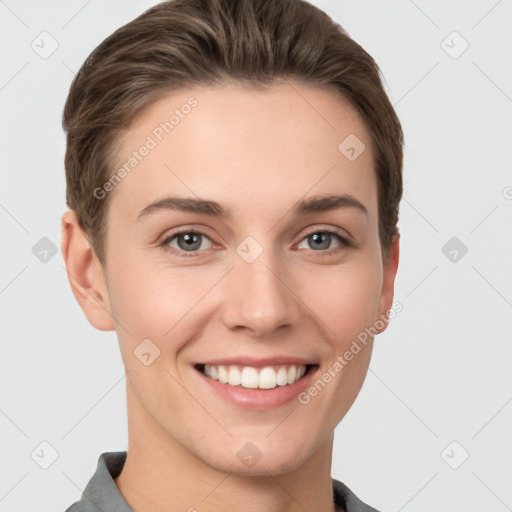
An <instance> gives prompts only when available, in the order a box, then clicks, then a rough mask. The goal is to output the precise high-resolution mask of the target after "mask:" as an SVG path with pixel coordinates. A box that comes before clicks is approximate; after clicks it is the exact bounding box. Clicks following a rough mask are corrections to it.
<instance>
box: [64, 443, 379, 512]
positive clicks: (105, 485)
mask: <svg viewBox="0 0 512 512" xmlns="http://www.w3.org/2000/svg"><path fill="white" fill-rule="evenodd" d="M125 461H126V452H105V453H102V454H101V455H100V457H99V459H98V467H97V468H96V472H95V473H94V475H93V476H92V478H91V479H90V480H89V483H88V484H87V486H86V488H85V489H84V492H83V494H82V498H81V499H80V501H77V502H76V503H73V505H71V506H70V507H69V508H68V509H67V510H66V512H133V509H132V508H131V507H130V506H129V505H128V503H126V501H125V500H124V498H123V496H122V495H121V493H120V492H119V489H118V488H117V485H116V483H115V481H114V479H115V478H117V477H118V476H119V475H120V474H121V471H122V469H123V466H124V463H125ZM332 487H333V499H334V503H335V504H336V505H337V506H338V507H340V508H341V509H342V510H344V511H345V512H379V511H378V510H376V509H374V508H372V507H370V506H368V505H366V504H364V503H363V502H362V501H361V500H360V499H359V498H358V497H357V496H356V495H355V494H354V493H353V492H352V491H351V490H350V489H349V488H348V487H347V486H346V485H345V484H344V483H342V482H339V481H338V480H335V479H334V478H333V479H332Z"/></svg>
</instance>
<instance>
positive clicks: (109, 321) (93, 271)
mask: <svg viewBox="0 0 512 512" xmlns="http://www.w3.org/2000/svg"><path fill="white" fill-rule="evenodd" d="M61 251H62V256H63V258H64V261H65V263H66V271H67V274H68V279H69V284H70V285H71V290H72V291H73V295H74V296H75V298H76V300H77V301H78V303H79V304H80V307H81V308H82V310H83V311H84V313H85V316H86V317H87V319H88V320H89V322H90V323H91V324H92V325H93V326H94V327H96V329H99V330H100V331H112V330H114V329H115V323H114V320H113V318H112V315H111V311H110V302H109V296H108V290H107V287H106V282H105V274H104V271H103V268H102V266H101V264H100V262H99V260H98V258H97V256H96V254H95V252H94V250H93V249H92V248H91V246H90V244H89V240H88V239H87V236H86V235H85V233H84V232H83V230H82V229H81V228H80V226H79V224H78V221H77V218H76V214H75V212H74V211H73V210H67V211H66V212H65V213H64V214H63V216H62V240H61Z"/></svg>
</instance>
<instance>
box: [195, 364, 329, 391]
mask: <svg viewBox="0 0 512 512" xmlns="http://www.w3.org/2000/svg"><path fill="white" fill-rule="evenodd" d="M318 366H319V365H318V364H276V365H270V364H269V365H264V366H258V367H257V366H242V365H238V364H230V365H222V364H220V365H214V364H196V365H194V368H195V369H196V370H197V371H198V372H200V373H201V374H203V375H204V376H206V377H208V378H209V379H212V380H215V381H218V382H220V383H221V384H227V385H228V386H232V387H235V388H246V389H262V390H270V389H274V388H276V387H285V386H291V385H293V384H295V383H296V382H298V381H300V380H302V379H304V378H305V377H306V376H308V375H309V374H310V373H312V372H314V371H315V370H316V369H317V368H318Z"/></svg>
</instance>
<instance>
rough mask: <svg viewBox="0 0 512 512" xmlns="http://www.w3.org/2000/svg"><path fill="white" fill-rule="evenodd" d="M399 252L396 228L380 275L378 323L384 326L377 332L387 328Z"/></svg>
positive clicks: (398, 236)
mask: <svg viewBox="0 0 512 512" xmlns="http://www.w3.org/2000/svg"><path fill="white" fill-rule="evenodd" d="M399 253H400V233H399V232H398V230H397V231H396V232H395V234H394V235H393V239H392V242H391V246H390V248H389V254H388V258H387V261H386V262H385V264H384V268H383V276H382V290H381V294H380V301H379V313H380V314H379V318H378V319H377V320H380V322H378V323H379V324H382V322H384V324H385V325H384V327H382V329H378V332H379V334H380V333H381V332H384V331H385V330H386V329H387V326H388V324H389V310H390V309H391V307H392V305H393V297H394V294H395V277H396V273H397V271H398V260H399Z"/></svg>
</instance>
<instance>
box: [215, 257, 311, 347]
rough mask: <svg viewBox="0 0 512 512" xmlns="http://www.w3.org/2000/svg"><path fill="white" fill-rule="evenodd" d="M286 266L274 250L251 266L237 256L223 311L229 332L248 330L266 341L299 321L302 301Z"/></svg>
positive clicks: (227, 284) (227, 285) (230, 276)
mask: <svg viewBox="0 0 512 512" xmlns="http://www.w3.org/2000/svg"><path fill="white" fill-rule="evenodd" d="M283 266H284V265H283V264H282V262H281V263H279V262H278V261H277V259H276V258H275V257H274V256H273V255H272V251H271V250H265V251H263V253H262V254H261V255H260V256H259V257H258V258H257V259H256V260H255V261H253V262H252V263H248V262H246V261H244V260H243V259H242V258H239V257H238V256H236V258H235V264H234V268H233V270H232V271H231V272H230V273H229V280H228V282H226V300H225V302H224V308H223V319H224V323H225V325H226V326H227V327H228V328H230V329H235V330H242V329H245V330H247V331H248V332H249V333H250V335H252V336H254V337H265V336H269V335H271V334H272V333H273V332H274V331H276V330H278V329H279V328H282V327H285V326H293V325H295V324H296V323H297V322H298V321H299V319H300V317H301V310H300V299H299V297H297V295H296V294H295V293H294V291H293V288H294V287H293V279H291V277H290V274H289V272H286V271H284V270H283Z"/></svg>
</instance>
